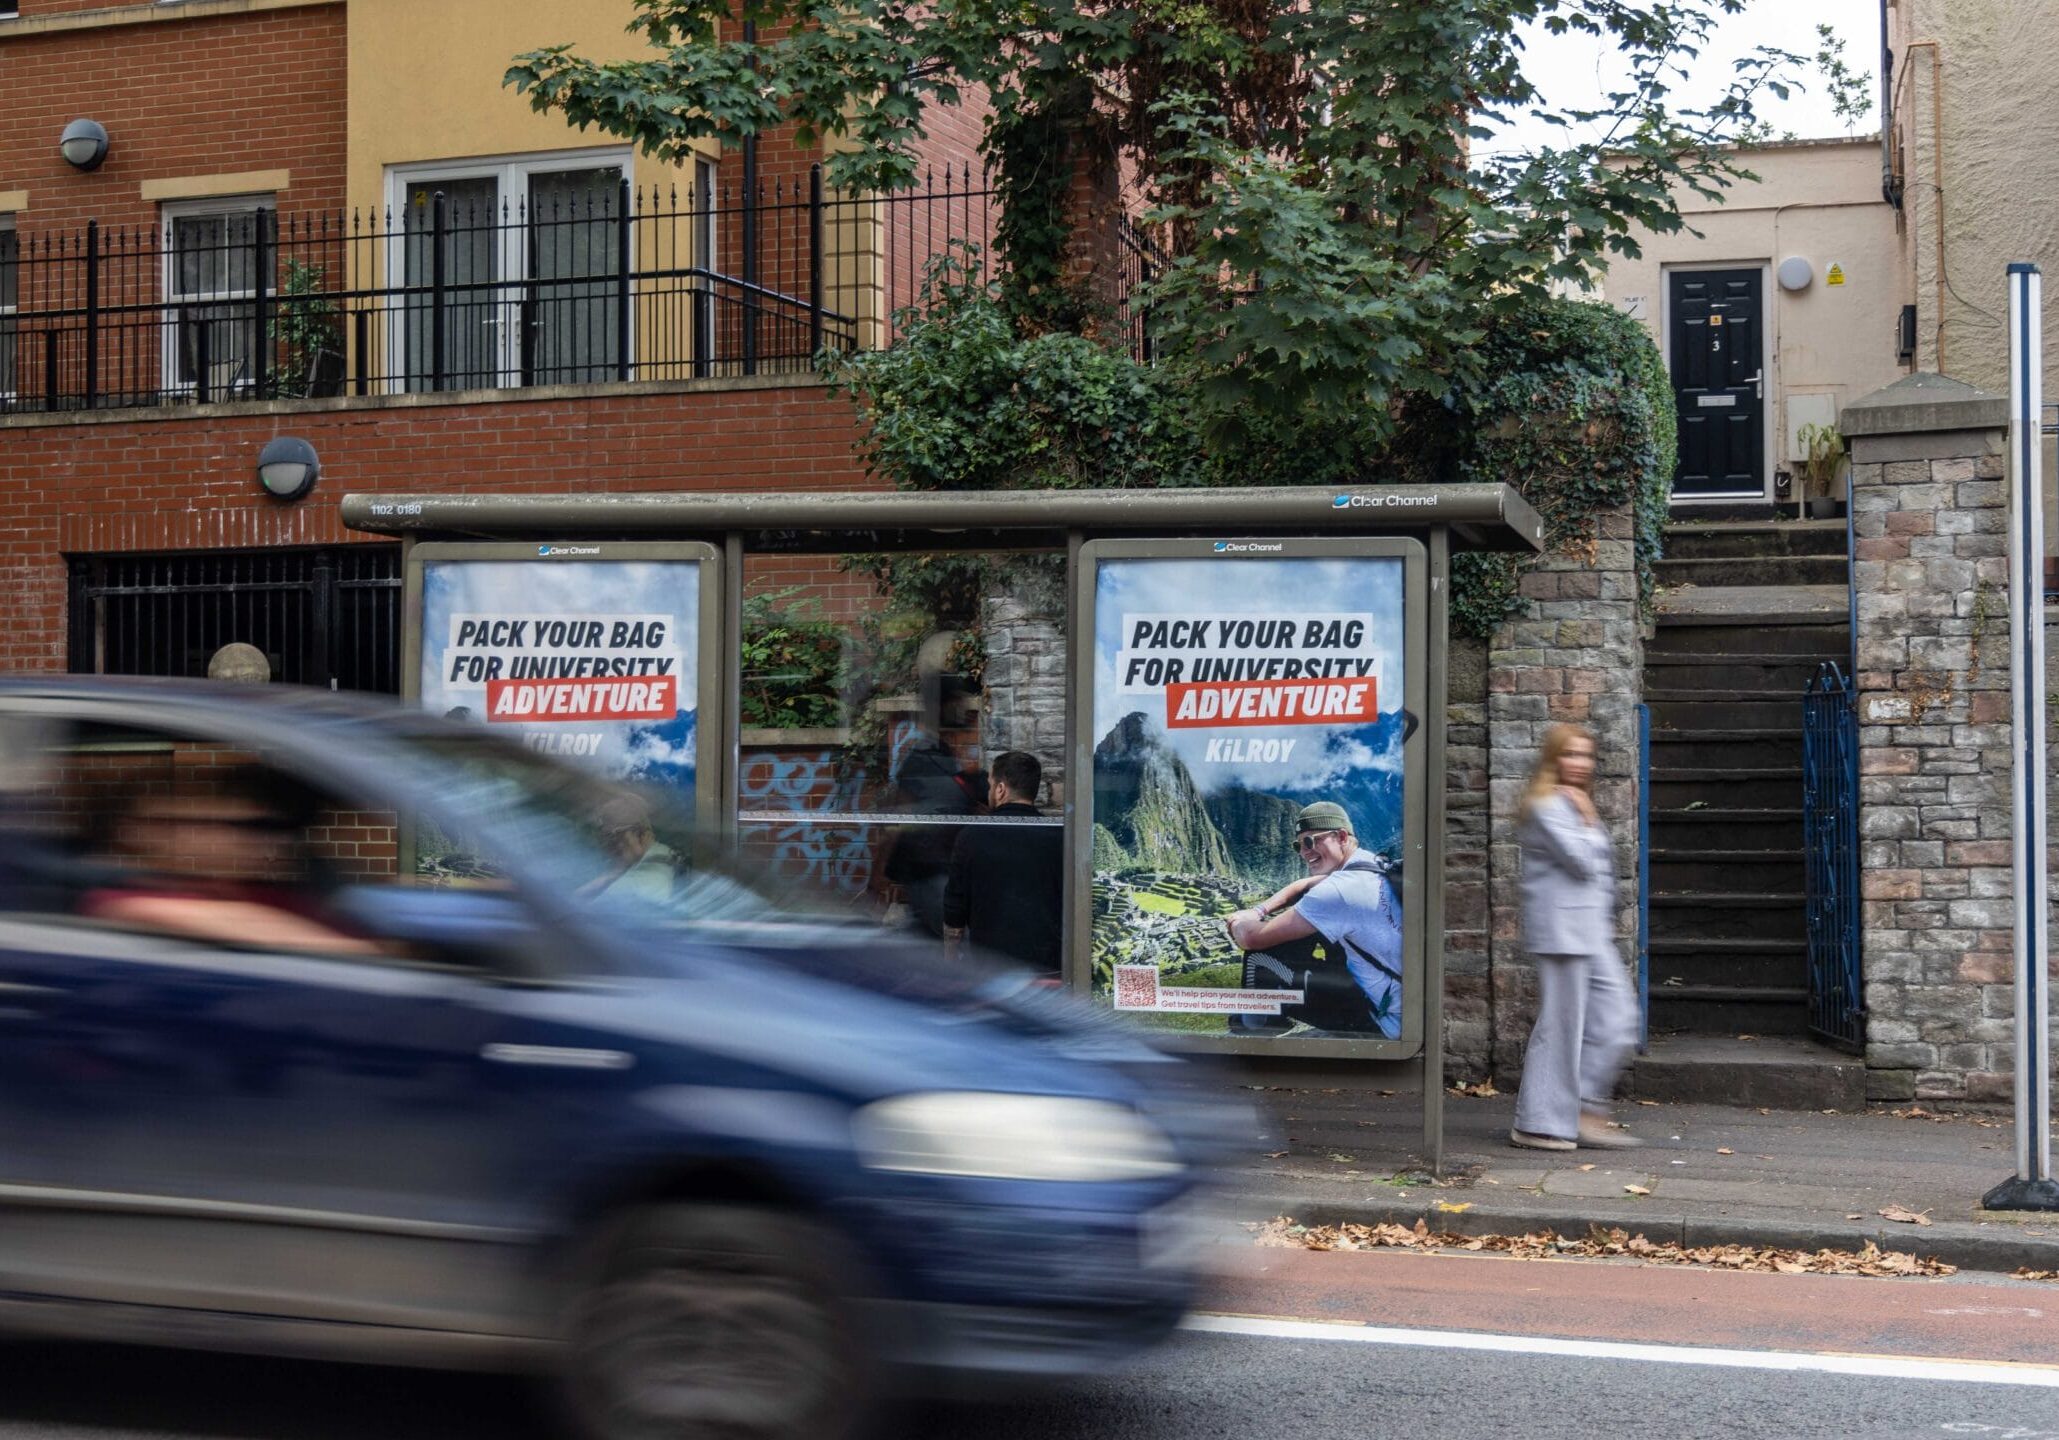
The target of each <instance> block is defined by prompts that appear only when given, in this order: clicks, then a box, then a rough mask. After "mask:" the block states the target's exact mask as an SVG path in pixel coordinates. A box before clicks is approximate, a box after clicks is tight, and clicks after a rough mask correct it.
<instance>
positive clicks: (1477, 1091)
mask: <svg viewBox="0 0 2059 1440" xmlns="http://www.w3.org/2000/svg"><path fill="white" fill-rule="evenodd" d="M1451 1093H1452V1094H1454V1095H1471V1096H1473V1097H1475V1098H1476V1099H1480V1100H1486V1099H1489V1098H1491V1097H1492V1096H1495V1095H1499V1094H1500V1093H1501V1092H1500V1091H1499V1090H1497V1089H1495V1088H1494V1082H1493V1081H1492V1080H1482V1081H1480V1082H1479V1083H1478V1084H1475V1085H1454V1086H1452V1087H1451Z"/></svg>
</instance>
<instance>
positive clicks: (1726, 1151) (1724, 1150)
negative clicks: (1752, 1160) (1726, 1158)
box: [1716, 1145, 1737, 1155]
mask: <svg viewBox="0 0 2059 1440" xmlns="http://www.w3.org/2000/svg"><path fill="white" fill-rule="evenodd" d="M1716 1153H1717V1154H1718V1155H1735V1154H1736V1153H1737V1152H1736V1151H1735V1150H1733V1149H1731V1148H1730V1147H1729V1146H1728V1145H1718V1146H1717V1147H1716Z"/></svg>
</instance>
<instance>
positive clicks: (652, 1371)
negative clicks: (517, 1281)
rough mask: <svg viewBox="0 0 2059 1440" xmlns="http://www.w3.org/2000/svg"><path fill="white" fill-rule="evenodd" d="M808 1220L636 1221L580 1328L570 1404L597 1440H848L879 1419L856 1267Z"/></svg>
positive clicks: (656, 1216)
mask: <svg viewBox="0 0 2059 1440" xmlns="http://www.w3.org/2000/svg"><path fill="white" fill-rule="evenodd" d="M838 1250H839V1247H837V1246H836V1244H835V1243H834V1241H833V1240H832V1239H831V1237H830V1236H828V1235H827V1234H826V1233H825V1232H824V1231H823V1230H822V1229H821V1228H820V1227H819V1226H817V1225H814V1224H812V1223H810V1222H809V1221H808V1220H806V1219H805V1218H802V1217H799V1216H794V1215H786V1214H781V1213H779V1212H776V1211H768V1210H759V1209H751V1208H746V1207H740V1206H727V1205H671V1206H664V1207H661V1208H658V1209H654V1210H650V1211H646V1212H643V1213H641V1214H638V1215H636V1216H634V1217H632V1218H631V1219H630V1220H629V1222H628V1223H627V1224H626V1225H625V1226H624V1227H623V1228H622V1230H621V1232H620V1234H619V1237H618V1238H617V1239H616V1240H615V1241H614V1242H613V1243H612V1244H610V1245H609V1246H608V1247H607V1256H606V1259H605V1261H604V1262H603V1264H602V1266H601V1268H600V1273H599V1277H598V1278H597V1280H596V1281H595V1282H594V1283H593V1284H592V1285H591V1287H590V1288H589V1289H588V1291H587V1293H586V1295H585V1296H584V1298H583V1300H582V1302H581V1303H580V1304H579V1305H578V1307H577V1309H576V1311H575V1313H574V1315H573V1317H572V1325H571V1332H570V1336H569V1340H570V1354H569V1356H568V1360H569V1374H568V1385H567V1390H568V1395H569V1399H570V1400H571V1403H572V1407H573V1411H574V1416H575V1418H576V1419H577V1420H578V1422H579V1423H580V1425H581V1426H582V1428H583V1429H584V1430H585V1431H586V1432H587V1433H588V1434H589V1435H591V1436H593V1437H595V1440H658V1437H661V1436H662V1437H665V1440H801V1437H807V1440H846V1437H854V1436H856V1435H858V1434H860V1433H861V1432H862V1430H863V1429H864V1422H865V1419H866V1415H867V1412H868V1410H869V1409H870V1404H869V1402H870V1398H871V1397H870V1386H869V1381H870V1378H871V1377H870V1374H869V1371H868V1368H867V1365H866V1355H865V1347H864V1345H863V1343H862V1341H861V1339H860V1337H859V1334H858V1331H857V1327H856V1325H855V1324H854V1323H853V1317H852V1313H851V1309H850V1306H849V1304H848V1298H847V1297H848V1295H849V1294H850V1287H851V1282H852V1279H853V1275H852V1270H851V1267H850V1266H848V1265H846V1264H843V1263H841V1262H840V1261H839V1259H838Z"/></svg>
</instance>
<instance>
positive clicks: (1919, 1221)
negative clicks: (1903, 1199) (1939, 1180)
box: [1879, 1205, 1930, 1225]
mask: <svg viewBox="0 0 2059 1440" xmlns="http://www.w3.org/2000/svg"><path fill="white" fill-rule="evenodd" d="M1879 1214H1880V1218H1881V1219H1883V1220H1893V1221H1895V1222H1897V1223H1898V1224H1902V1225H1928V1224H1929V1223H1930V1212H1929V1211H1928V1210H1911V1209H1910V1208H1909V1207H1908V1206H1906V1205H1889V1206H1887V1207H1886V1208H1885V1209H1883V1210H1881V1211H1880V1212H1879Z"/></svg>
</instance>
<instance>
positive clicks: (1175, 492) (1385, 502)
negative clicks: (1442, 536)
mask: <svg viewBox="0 0 2059 1440" xmlns="http://www.w3.org/2000/svg"><path fill="white" fill-rule="evenodd" d="M342 509H343V523H344V524H346V525H348V526H349V527H351V528H352V529H354V530H363V531H369V532H372V533H375V534H381V535H412V536H416V537H418V538H428V537H431V536H436V537H444V538H477V539H530V538H537V537H548V538H556V539H568V538H588V537H591V538H611V539H662V538H669V537H695V536H711V535H718V534H726V533H734V532H739V531H741V532H751V531H777V532H783V533H794V532H801V533H807V534H819V535H825V536H834V535H835V534H836V533H837V532H840V531H849V532H862V533H877V532H881V531H901V532H926V533H932V534H937V533H941V534H949V533H951V532H954V531H979V532H994V533H1006V532H1043V533H1045V534H1056V535H1060V536H1062V535H1064V534H1066V533H1068V532H1081V533H1085V534H1087V535H1089V536H1113V535H1150V534H1166V533H1168V532H1184V533H1196V532H1199V533H1204V534H1205V533H1208V532H1211V531H1227V532H1230V533H1233V534H1239V535H1250V534H1309V533H1330V534H1345V535H1351V534H1393V533H1395V532H1396V531H1407V530H1427V529H1429V528H1431V527H1433V526H1439V525H1443V526H1448V527H1449V529H1450V533H1451V538H1452V543H1453V548H1455V549H1467V550H1507V551H1518V552H1528V551H1535V550H1541V549H1542V548H1543V546H1544V522H1543V520H1542V519H1541V518H1540V517H1539V516H1538V514H1537V512H1536V511H1535V510H1534V509H1532V508H1531V506H1530V504H1529V502H1528V501H1526V500H1524V499H1523V497H1522V496H1521V495H1520V494H1518V493H1517V492H1516V490H1515V488H1514V487H1512V486H1509V485H1381V484H1377V483H1368V484H1363V485H1356V486H1351V487H1349V488H1345V489H1336V490H1333V489H1318V488H1316V487H1314V486H1278V487H1256V486H1254V487H1247V488H1241V489H1192V490H1189V489H1169V490H1036V491H1025V490H998V491H997V490H958V491H900V490H890V491H864V490H818V491H785V492H781V491H726V492H725V491H707V492H695V491H669V492H668V491H651V492H638V493H610V494H499V495H495V494H450V493H448V492H443V493H437V494H368V493H352V494H348V495H345V496H344V497H343V507H342ZM1023 538H1024V539H1025V540H1027V539H1028V538H1029V534H1028V533H1025V534H1024V535H1023Z"/></svg>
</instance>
